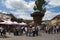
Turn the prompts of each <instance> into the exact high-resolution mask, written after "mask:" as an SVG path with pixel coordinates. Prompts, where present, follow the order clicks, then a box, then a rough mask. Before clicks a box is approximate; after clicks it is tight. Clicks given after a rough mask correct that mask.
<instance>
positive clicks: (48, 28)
mask: <svg viewBox="0 0 60 40" xmlns="http://www.w3.org/2000/svg"><path fill="white" fill-rule="evenodd" d="M42 30H44V31H45V32H46V33H49V34H57V33H59V32H60V25H44V26H43V27H42Z"/></svg>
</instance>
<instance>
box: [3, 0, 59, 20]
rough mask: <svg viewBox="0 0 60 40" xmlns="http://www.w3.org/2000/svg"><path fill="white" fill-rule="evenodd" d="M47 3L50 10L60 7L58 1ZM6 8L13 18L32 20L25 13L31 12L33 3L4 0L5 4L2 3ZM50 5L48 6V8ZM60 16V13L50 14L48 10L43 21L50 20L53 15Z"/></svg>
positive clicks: (23, 0) (19, 0)
mask: <svg viewBox="0 0 60 40" xmlns="http://www.w3.org/2000/svg"><path fill="white" fill-rule="evenodd" d="M47 1H49V3H48V5H47V8H52V7H56V6H59V5H60V0H47ZM2 3H3V4H4V5H5V6H6V8H9V9H12V10H13V11H11V13H14V15H15V16H17V17H18V18H19V17H20V18H24V19H32V17H30V13H27V12H31V13H32V12H33V11H34V10H33V7H34V5H35V4H34V1H30V2H26V1H25V0H5V2H4V1H3V2H2ZM49 5H50V6H49ZM28 14H29V15H28ZM57 14H60V13H54V12H51V11H50V10H47V12H46V14H45V16H44V18H43V20H46V19H51V18H53V17H54V16H55V15H57Z"/></svg>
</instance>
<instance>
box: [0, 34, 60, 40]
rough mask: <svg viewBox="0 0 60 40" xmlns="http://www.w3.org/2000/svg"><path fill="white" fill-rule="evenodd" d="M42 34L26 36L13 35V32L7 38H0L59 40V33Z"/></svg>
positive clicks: (0, 39)
mask: <svg viewBox="0 0 60 40" xmlns="http://www.w3.org/2000/svg"><path fill="white" fill-rule="evenodd" d="M41 34H42V35H40V36H36V37H26V36H25V35H24V36H14V35H13V34H11V35H8V34H7V36H8V38H0V40H60V34H46V33H41Z"/></svg>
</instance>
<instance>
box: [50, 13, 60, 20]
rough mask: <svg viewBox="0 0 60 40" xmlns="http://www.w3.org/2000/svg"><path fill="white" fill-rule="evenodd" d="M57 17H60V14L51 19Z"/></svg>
mask: <svg viewBox="0 0 60 40" xmlns="http://www.w3.org/2000/svg"><path fill="white" fill-rule="evenodd" d="M55 18H60V14H59V15H57V16H55V17H54V18H52V19H51V20H53V19H55Z"/></svg>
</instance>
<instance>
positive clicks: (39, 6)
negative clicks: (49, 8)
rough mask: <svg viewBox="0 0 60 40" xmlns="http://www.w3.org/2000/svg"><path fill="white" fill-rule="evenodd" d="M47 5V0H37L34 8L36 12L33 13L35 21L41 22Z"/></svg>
mask: <svg viewBox="0 0 60 40" xmlns="http://www.w3.org/2000/svg"><path fill="white" fill-rule="evenodd" d="M46 5H47V3H46V1H45V0H36V1H35V6H34V8H33V9H34V13H32V14H31V16H32V17H33V19H34V22H35V23H37V24H41V22H42V18H43V16H44V15H45V12H46V8H45V6H46Z"/></svg>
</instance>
